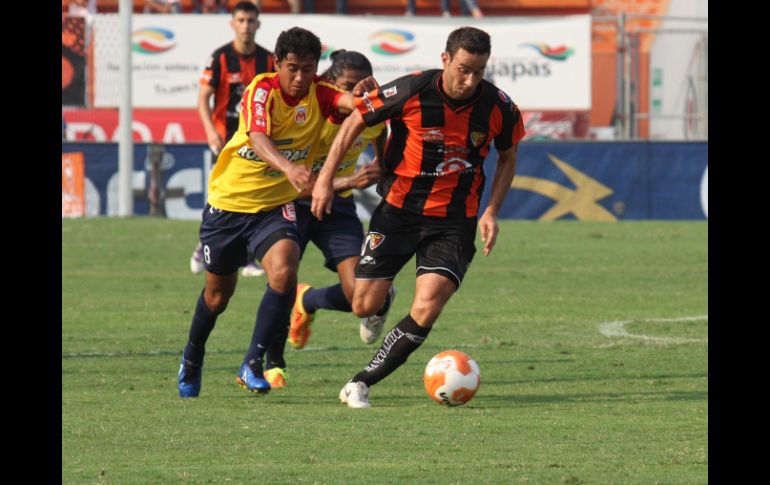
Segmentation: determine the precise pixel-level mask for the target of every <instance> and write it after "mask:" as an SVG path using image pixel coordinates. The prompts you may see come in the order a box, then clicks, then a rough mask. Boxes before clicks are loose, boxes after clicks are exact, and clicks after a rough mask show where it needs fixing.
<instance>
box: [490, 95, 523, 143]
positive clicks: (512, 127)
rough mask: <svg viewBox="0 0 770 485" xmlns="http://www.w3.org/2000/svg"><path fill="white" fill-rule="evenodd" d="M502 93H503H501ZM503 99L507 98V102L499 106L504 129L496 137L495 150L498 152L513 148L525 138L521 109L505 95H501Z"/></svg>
mask: <svg viewBox="0 0 770 485" xmlns="http://www.w3.org/2000/svg"><path fill="white" fill-rule="evenodd" d="M500 93H503V92H502V91H500ZM500 97H501V98H503V97H505V99H506V100H507V102H505V103H503V104H498V105H497V106H498V108H500V113H501V117H502V128H501V129H500V133H499V134H498V135H497V136H496V137H495V148H496V149H497V150H498V151H503V150H507V149H509V148H511V147H512V146H513V145H515V144H516V143H519V141H521V139H522V138H524V134H525V130H524V120H522V117H521V112H520V111H519V107H518V106H516V104H514V102H513V100H512V99H511V98H509V97H508V96H507V95H505V94H504V93H503V94H501V96H500Z"/></svg>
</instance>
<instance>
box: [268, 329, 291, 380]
mask: <svg viewBox="0 0 770 485" xmlns="http://www.w3.org/2000/svg"><path fill="white" fill-rule="evenodd" d="M289 326H290V323H289V322H286V325H281V326H280V328H279V329H278V332H277V333H276V334H275V340H273V343H272V345H270V348H269V349H267V353H266V354H265V370H268V369H272V368H273V367H280V368H281V369H286V359H284V357H283V353H284V351H285V350H286V340H288V338H289Z"/></svg>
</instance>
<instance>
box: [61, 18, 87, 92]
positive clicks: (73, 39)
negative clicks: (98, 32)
mask: <svg viewBox="0 0 770 485" xmlns="http://www.w3.org/2000/svg"><path fill="white" fill-rule="evenodd" d="M85 31H86V22H85V18H83V17H70V16H67V15H62V19H61V104H62V106H84V105H85V104H86V53H85V45H86V37H85Z"/></svg>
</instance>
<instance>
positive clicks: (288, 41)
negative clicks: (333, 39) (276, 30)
mask: <svg viewBox="0 0 770 485" xmlns="http://www.w3.org/2000/svg"><path fill="white" fill-rule="evenodd" d="M289 54H294V55H296V56H297V57H300V58H306V57H313V58H315V60H316V61H318V60H319V59H320V58H321V39H319V38H318V36H317V35H315V34H314V33H312V32H310V31H309V30H306V29H303V28H302V27H292V28H290V29H289V30H284V31H283V32H281V35H279V36H278V40H277V41H275V57H276V59H278V60H279V61H282V60H284V59H286V57H287V56H288V55H289Z"/></svg>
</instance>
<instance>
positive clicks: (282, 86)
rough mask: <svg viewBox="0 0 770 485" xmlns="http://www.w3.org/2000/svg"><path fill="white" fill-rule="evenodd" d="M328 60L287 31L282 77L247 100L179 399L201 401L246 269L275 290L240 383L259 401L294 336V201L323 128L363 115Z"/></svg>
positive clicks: (265, 299)
mask: <svg viewBox="0 0 770 485" xmlns="http://www.w3.org/2000/svg"><path fill="white" fill-rule="evenodd" d="M320 57H321V41H320V39H319V38H318V37H317V36H316V35H315V34H313V33H312V32H310V31H308V30H305V29H302V28H299V27H294V28H291V29H289V30H286V31H284V32H281V34H280V35H279V36H278V40H277V41H276V46H275V65H276V68H277V72H274V73H262V74H259V75H257V76H256V77H255V78H254V79H253V80H252V81H251V83H250V84H249V85H248V86H247V87H246V90H245V91H244V94H243V98H242V101H241V113H240V120H239V124H238V131H236V133H235V134H234V135H233V137H232V138H231V139H230V140H229V141H228V142H227V144H226V145H225V147H224V148H223V149H222V152H221V153H220V154H219V158H218V159H217V163H216V165H215V166H214V169H213V171H212V173H211V178H210V180H209V191H208V192H209V197H208V203H207V204H206V206H205V207H204V209H203V221H202V222H201V227H200V240H201V242H202V243H203V251H204V266H205V269H206V278H205V286H204V288H203V291H201V294H200V296H199V298H198V302H197V304H196V307H195V313H194V315H193V318H192V323H191V325H190V333H189V339H188V342H187V345H186V346H185V349H184V351H183V354H182V363H181V366H180V369H179V373H178V388H179V395H180V397H197V396H198V395H199V393H200V388H201V380H202V371H203V358H204V354H205V345H206V341H207V340H208V337H209V335H210V333H211V331H212V330H213V329H214V325H215V323H216V320H217V317H218V315H220V314H221V313H222V312H223V311H224V310H225V308H226V307H227V304H228V302H229V301H230V298H231V297H232V295H233V294H234V292H235V287H236V284H237V281H238V272H237V270H238V268H239V267H240V266H243V265H244V264H245V263H246V260H247V258H250V257H255V258H256V259H258V260H260V261H261V263H262V265H263V266H264V268H265V271H266V274H267V288H266V289H265V293H264V295H263V296H262V300H261V302H260V305H259V308H258V310H257V315H256V321H255V324H254V331H253V334H252V337H251V343H250V345H249V348H248V350H247V351H246V354H245V356H244V359H243V363H242V365H241V367H240V369H239V371H238V374H237V376H236V381H237V383H238V384H239V385H240V386H241V387H243V388H244V389H247V390H248V391H251V392H253V393H257V394H264V393H267V392H268V391H270V389H271V386H270V383H269V382H268V381H267V380H266V379H265V376H264V360H265V354H266V353H267V352H268V349H269V348H270V347H271V345H272V344H273V343H274V341H275V336H276V334H278V333H280V332H282V331H286V332H287V331H288V326H289V314H290V312H291V309H292V307H293V305H294V299H295V296H296V287H297V267H298V266H299V254H300V250H299V243H298V242H299V240H300V237H299V234H298V232H297V225H296V213H295V209H294V202H293V201H294V199H295V198H296V197H297V195H298V194H299V193H300V192H301V191H302V190H303V189H305V188H308V187H310V186H311V185H312V182H313V176H312V172H311V169H310V167H311V165H312V162H313V160H314V157H315V155H316V153H317V150H318V145H319V139H320V136H321V129H322V128H323V123H324V122H325V121H326V120H333V121H336V122H338V123H339V122H340V121H341V120H342V119H343V118H344V116H345V115H347V114H348V113H350V112H351V111H352V110H353V109H355V104H354V101H353V95H352V94H349V93H343V92H342V91H340V90H339V89H337V88H336V87H335V86H334V85H333V84H330V83H328V82H325V81H323V80H322V79H321V78H320V77H318V76H317V75H316V69H317V67H318V60H319V58H320ZM270 360H271V361H273V362H274V363H276V362H275V360H276V359H270ZM276 364H277V368H279V369H281V368H284V367H285V362H277V363H276ZM276 372H278V371H276Z"/></svg>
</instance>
